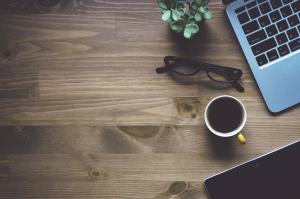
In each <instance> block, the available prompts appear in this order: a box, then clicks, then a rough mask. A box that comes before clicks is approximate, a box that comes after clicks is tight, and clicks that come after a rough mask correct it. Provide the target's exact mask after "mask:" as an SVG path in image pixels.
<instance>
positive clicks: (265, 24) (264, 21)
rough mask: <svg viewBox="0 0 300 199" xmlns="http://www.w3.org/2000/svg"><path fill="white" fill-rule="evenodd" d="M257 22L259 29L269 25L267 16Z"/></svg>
mask: <svg viewBox="0 0 300 199" xmlns="http://www.w3.org/2000/svg"><path fill="white" fill-rule="evenodd" d="M258 21H259V24H260V26H261V27H265V26H267V25H269V24H270V23H271V22H270V19H269V17H268V15H265V16H263V17H261V18H259V19H258Z"/></svg>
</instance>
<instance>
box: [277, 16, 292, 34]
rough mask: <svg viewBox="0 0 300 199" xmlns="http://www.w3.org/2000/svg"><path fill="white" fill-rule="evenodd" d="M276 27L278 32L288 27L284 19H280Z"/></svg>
mask: <svg viewBox="0 0 300 199" xmlns="http://www.w3.org/2000/svg"><path fill="white" fill-rule="evenodd" d="M276 25H277V28H278V30H279V31H280V32H282V31H284V30H286V29H288V28H289V25H288V24H287V22H286V20H285V19H284V20H282V21H279V22H278V23H277V24H276Z"/></svg>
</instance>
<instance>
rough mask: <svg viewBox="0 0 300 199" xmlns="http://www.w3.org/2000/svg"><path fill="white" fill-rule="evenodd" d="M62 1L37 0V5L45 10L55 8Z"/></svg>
mask: <svg viewBox="0 0 300 199" xmlns="http://www.w3.org/2000/svg"><path fill="white" fill-rule="evenodd" d="M59 1H60V0H36V4H37V5H40V6H42V7H45V8H50V7H54V6H56V5H57V4H58V3H59Z"/></svg>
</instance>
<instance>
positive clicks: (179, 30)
mask: <svg viewBox="0 0 300 199" xmlns="http://www.w3.org/2000/svg"><path fill="white" fill-rule="evenodd" d="M182 30H183V28H180V29H178V30H174V32H176V33H180V32H181V31H182Z"/></svg>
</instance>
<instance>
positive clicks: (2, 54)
mask: <svg viewBox="0 0 300 199" xmlns="http://www.w3.org/2000/svg"><path fill="white" fill-rule="evenodd" d="M16 53H17V47H16V45H15V44H13V43H12V44H0V60H6V61H11V60H12V59H13V58H14V57H15V55H16Z"/></svg>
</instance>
